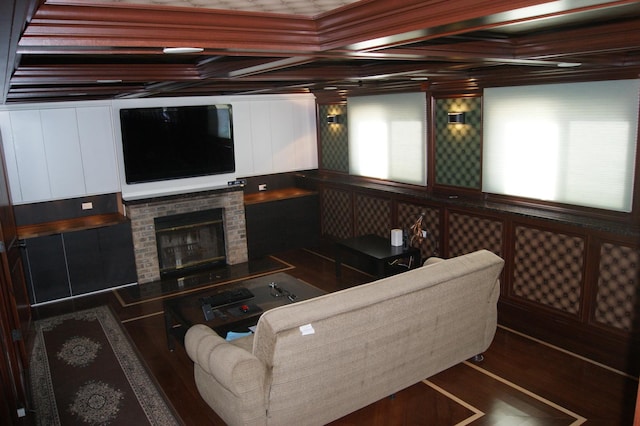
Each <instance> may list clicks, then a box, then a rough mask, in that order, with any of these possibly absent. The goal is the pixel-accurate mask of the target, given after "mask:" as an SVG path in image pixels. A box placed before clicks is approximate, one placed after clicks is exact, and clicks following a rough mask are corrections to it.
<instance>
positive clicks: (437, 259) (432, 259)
mask: <svg viewBox="0 0 640 426" xmlns="http://www.w3.org/2000/svg"><path fill="white" fill-rule="evenodd" d="M443 260H444V259H443V258H441V257H430V258H428V259H427V260H425V261H424V263H423V264H422V266H428V265H433V264H434V263H438V262H442V261H443Z"/></svg>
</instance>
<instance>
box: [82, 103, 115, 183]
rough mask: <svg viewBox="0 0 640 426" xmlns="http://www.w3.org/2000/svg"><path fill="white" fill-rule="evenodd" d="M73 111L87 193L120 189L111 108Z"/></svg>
mask: <svg viewBox="0 0 640 426" xmlns="http://www.w3.org/2000/svg"><path fill="white" fill-rule="evenodd" d="M76 114H77V116H78V134H79V135H80V148H81V151H82V164H83V170H84V182H85V187H86V192H87V194H88V195H93V194H106V193H112V192H119V191H120V180H119V179H118V165H117V162H116V151H115V145H114V138H113V124H112V121H111V108H109V107H107V106H97V107H88V108H78V109H77V110H76Z"/></svg>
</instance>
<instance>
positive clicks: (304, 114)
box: [292, 98, 318, 170]
mask: <svg viewBox="0 0 640 426" xmlns="http://www.w3.org/2000/svg"><path fill="white" fill-rule="evenodd" d="M293 114H294V117H293V120H292V124H293V126H292V128H293V129H292V131H293V139H294V140H295V146H296V150H295V151H296V152H295V156H296V168H295V170H310V169H316V168H318V144H317V142H316V141H317V132H316V128H317V127H316V103H315V100H314V99H308V98H306V99H299V100H296V101H295V102H294V104H293Z"/></svg>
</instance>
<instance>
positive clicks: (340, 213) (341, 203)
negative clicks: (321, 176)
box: [321, 188, 353, 239]
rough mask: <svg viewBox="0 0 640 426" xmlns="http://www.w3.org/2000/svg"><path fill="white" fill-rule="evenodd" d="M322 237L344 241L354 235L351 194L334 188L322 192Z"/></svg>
mask: <svg viewBox="0 0 640 426" xmlns="http://www.w3.org/2000/svg"><path fill="white" fill-rule="evenodd" d="M321 202H322V235H324V236H326V237H331V238H336V239H344V238H349V237H351V235H352V229H353V215H352V214H351V193H350V192H346V191H339V190H337V189H333V188H325V189H324V190H323V191H322V192H321Z"/></svg>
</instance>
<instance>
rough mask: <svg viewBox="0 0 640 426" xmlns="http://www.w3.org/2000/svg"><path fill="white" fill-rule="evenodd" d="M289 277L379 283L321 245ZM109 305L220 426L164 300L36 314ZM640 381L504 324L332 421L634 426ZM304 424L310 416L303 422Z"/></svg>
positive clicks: (176, 396) (185, 402)
mask: <svg viewBox="0 0 640 426" xmlns="http://www.w3.org/2000/svg"><path fill="white" fill-rule="evenodd" d="M276 257H277V258H278V259H280V260H281V261H283V262H284V263H285V264H286V265H288V266H287V271H286V272H287V273H289V274H290V275H293V276H296V277H298V278H300V279H302V280H304V281H306V282H308V283H310V284H313V285H315V286H317V287H320V288H322V289H324V290H326V291H336V290H339V289H341V288H344V287H349V286H353V285H358V284H362V283H364V282H368V281H371V280H372V278H371V277H370V276H368V275H366V274H363V273H360V272H358V271H355V270H352V269H349V268H347V269H345V270H344V272H343V275H342V279H341V281H340V282H338V281H337V280H336V276H335V269H334V263H333V261H332V259H330V258H328V257H324V256H321V255H318V252H316V251H310V250H294V251H289V252H285V253H280V254H278V255H277V256H276ZM100 304H110V305H111V306H112V307H113V309H114V311H115V312H116V313H117V314H118V316H119V318H120V319H121V320H122V323H123V325H124V326H125V328H126V330H127V331H128V333H129V335H130V336H131V338H132V340H133V341H134V342H135V345H136V347H137V348H138V350H139V352H140V355H141V357H142V359H143V360H144V361H145V362H146V365H147V366H148V368H149V370H150V371H151V373H152V374H153V376H154V377H155V379H156V380H157V382H158V383H159V385H160V387H161V388H162V389H163V391H164V393H165V394H166V396H167V397H168V399H169V400H170V401H171V403H172V404H173V406H174V408H175V410H176V412H177V413H178V415H179V416H180V417H181V418H182V420H183V421H184V423H185V424H186V425H189V426H190V425H198V426H200V425H222V424H224V423H223V422H222V421H221V420H220V418H219V417H218V416H217V415H216V414H215V413H214V412H213V411H212V410H211V409H210V408H209V407H208V406H207V405H206V404H205V403H204V401H203V400H202V399H201V398H200V396H199V394H198V392H197V390H196V388H195V384H194V380H193V364H192V362H191V361H190V360H189V358H188V357H187V355H186V353H185V351H184V349H183V348H182V347H181V346H180V345H178V347H177V348H176V350H175V351H173V352H170V351H169V350H168V349H167V346H166V339H165V333H164V323H163V315H162V314H163V312H162V298H161V297H160V298H158V297H147V298H142V299H141V300H140V303H132V304H128V306H123V303H122V298H121V297H116V292H107V293H102V294H100V295H95V296H87V297H83V298H79V299H75V300H73V301H67V302H60V303H55V304H50V305H44V306H42V307H39V308H36V309H34V315H35V316H36V317H44V316H50V315H56V314H59V313H63V312H68V311H71V310H79V309H85V308H87V307H91V306H95V305H100ZM637 387H638V381H637V379H635V378H632V377H628V376H626V375H623V374H621V373H619V372H616V371H614V370H611V369H608V368H605V367H603V366H600V365H597V364H595V363H592V362H590V361H588V360H585V359H583V358H580V357H577V356H574V355H572V354H570V353H567V352H564V351H562V350H559V349H557V348H553V347H550V346H548V345H546V344H544V343H543V342H538V341H535V340H533V339H531V338H528V337H527V336H524V335H521V334H519V333H517V332H515V331H512V330H508V329H505V328H503V327H499V328H498V330H497V334H496V337H495V339H494V342H493V343H492V345H491V347H490V348H489V350H488V351H487V352H486V353H485V360H484V361H483V362H481V363H473V362H464V363H461V364H459V365H457V366H455V367H452V368H450V369H449V370H446V371H444V372H442V373H440V374H437V375H435V376H433V377H430V378H428V379H427V380H425V381H424V382H421V383H418V384H416V385H414V386H412V387H410V388H408V389H405V390H403V391H402V392H399V393H398V394H396V395H395V396H394V397H393V398H386V399H384V400H381V401H378V402H376V403H374V404H372V405H370V406H368V407H365V408H363V409H361V410H359V411H357V412H355V413H352V414H351V415H349V416H346V417H344V418H342V419H339V420H337V421H336V422H334V423H332V424H334V425H385V426H386V425H435V426H439V425H467V424H470V425H580V424H588V425H603V426H605V425H606V426H613V425H631V424H632V423H633V414H634V407H635V398H636V391H637ZM300 424H301V425H302V424H304V419H301V423H300Z"/></svg>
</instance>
